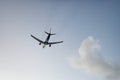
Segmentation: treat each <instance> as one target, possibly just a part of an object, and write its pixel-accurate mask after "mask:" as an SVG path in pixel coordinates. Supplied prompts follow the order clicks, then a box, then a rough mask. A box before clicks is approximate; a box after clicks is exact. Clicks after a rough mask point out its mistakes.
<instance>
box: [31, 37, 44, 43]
mask: <svg viewBox="0 0 120 80" xmlns="http://www.w3.org/2000/svg"><path fill="white" fill-rule="evenodd" d="M31 37H33V38H34V39H36V40H37V41H38V42H41V43H44V42H43V41H42V40H40V39H38V38H36V37H35V36H33V35H31Z"/></svg>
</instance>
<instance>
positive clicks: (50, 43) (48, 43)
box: [31, 29, 63, 48]
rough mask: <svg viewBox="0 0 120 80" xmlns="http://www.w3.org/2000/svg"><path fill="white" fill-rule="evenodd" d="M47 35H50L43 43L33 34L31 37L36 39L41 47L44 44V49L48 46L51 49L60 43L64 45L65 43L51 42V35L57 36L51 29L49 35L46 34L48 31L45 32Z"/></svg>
mask: <svg viewBox="0 0 120 80" xmlns="http://www.w3.org/2000/svg"><path fill="white" fill-rule="evenodd" d="M45 33H46V34H47V35H48V36H47V38H46V39H45V41H42V40H40V39H38V38H37V37H35V36H33V35H32V34H31V37H32V38H34V39H35V40H37V41H38V42H39V45H41V44H44V45H43V48H45V46H46V45H49V47H51V45H52V44H58V43H62V42H63V41H58V42H49V40H50V37H51V35H56V34H55V33H51V29H50V32H49V33H48V32H46V31H45Z"/></svg>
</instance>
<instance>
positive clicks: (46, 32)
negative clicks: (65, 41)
mask: <svg viewBox="0 0 120 80" xmlns="http://www.w3.org/2000/svg"><path fill="white" fill-rule="evenodd" d="M45 33H46V34H47V35H56V33H48V32H46V31H45Z"/></svg>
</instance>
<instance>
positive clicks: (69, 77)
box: [0, 0, 120, 80]
mask: <svg viewBox="0 0 120 80" xmlns="http://www.w3.org/2000/svg"><path fill="white" fill-rule="evenodd" d="M119 4H120V1H118V0H111V1H108V0H106V1H103V0H97V1H95V0H89V1H87V0H85V1H83V0H81V1H72V0H71V1H58V0H49V1H42V0H40V1H38V0H29V1H28V0H25V1H24V0H21V1H19V0H17V1H14V0H9V1H7V0H4V1H3V0H1V1H0V12H1V13H0V39H1V40H0V44H1V45H0V75H1V77H0V79H1V80H103V77H100V76H99V75H92V74H86V72H85V71H84V70H82V69H81V70H77V69H74V68H73V67H72V66H71V65H70V64H69V61H68V60H67V58H68V57H70V56H73V55H75V56H76V55H78V49H79V48H80V46H81V44H82V42H83V41H84V40H85V39H86V38H88V36H92V37H94V38H95V39H97V40H99V41H100V45H101V55H102V56H103V57H105V59H106V60H107V61H110V62H115V63H117V64H120V63H119V60H120V54H119V52H120V43H119V41H120V37H119V34H120V33H119V31H120V28H119V26H120V22H119V21H120V5H119ZM50 27H51V28H52V31H53V32H55V33H56V34H57V35H56V36H52V37H51V41H59V40H63V41H64V43H63V44H58V45H53V46H52V47H51V48H49V47H48V46H46V48H45V49H42V46H39V45H38V42H37V41H35V40H34V39H32V38H31V37H30V34H33V35H35V36H36V37H38V38H40V39H43V40H44V39H45V38H46V34H44V31H49V29H50Z"/></svg>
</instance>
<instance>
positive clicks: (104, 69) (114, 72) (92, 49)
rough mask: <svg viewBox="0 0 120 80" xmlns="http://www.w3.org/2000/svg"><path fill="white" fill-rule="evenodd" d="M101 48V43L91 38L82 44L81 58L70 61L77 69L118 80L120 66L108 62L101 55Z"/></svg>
mask: <svg viewBox="0 0 120 80" xmlns="http://www.w3.org/2000/svg"><path fill="white" fill-rule="evenodd" d="M100 48H101V46H100V44H99V41H98V40H95V39H94V38H93V37H91V36H90V37H88V38H87V39H85V40H84V41H83V42H82V44H81V46H80V48H79V56H76V57H72V58H70V59H69V61H70V63H71V65H72V66H73V67H75V68H77V69H83V70H85V71H86V72H87V73H93V74H98V75H102V76H104V77H106V79H108V80H116V79H117V78H118V77H119V76H120V66H118V65H115V64H114V63H109V62H108V61H106V60H105V58H104V57H102V56H101V54H100Z"/></svg>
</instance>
